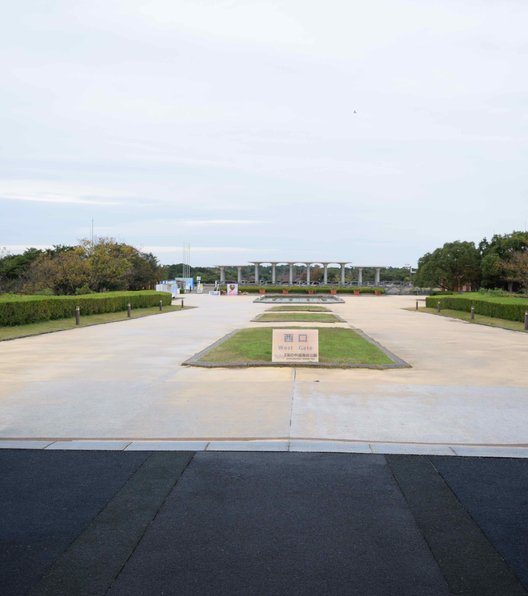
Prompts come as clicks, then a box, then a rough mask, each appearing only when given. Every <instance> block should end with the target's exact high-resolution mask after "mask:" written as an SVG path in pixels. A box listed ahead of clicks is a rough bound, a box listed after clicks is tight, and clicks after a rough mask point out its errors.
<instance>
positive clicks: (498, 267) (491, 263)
mask: <svg viewBox="0 0 528 596" xmlns="http://www.w3.org/2000/svg"><path fill="white" fill-rule="evenodd" d="M479 249H480V253H481V255H482V285H483V286H484V287H486V288H505V287H508V288H509V289H510V290H512V289H513V286H514V285H516V283H517V282H514V281H513V280H512V279H507V273H506V270H505V266H506V267H507V264H508V261H509V260H510V259H511V258H512V255H514V254H515V253H519V252H523V251H526V250H528V232H520V231H515V232H512V233H511V234H504V235H500V234H495V235H494V236H493V238H492V239H491V241H489V242H488V240H486V238H484V240H482V242H481V243H480V244H479Z"/></svg>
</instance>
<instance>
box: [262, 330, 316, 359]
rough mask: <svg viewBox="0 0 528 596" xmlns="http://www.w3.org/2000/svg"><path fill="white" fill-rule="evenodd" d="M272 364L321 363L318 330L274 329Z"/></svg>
mask: <svg viewBox="0 0 528 596" xmlns="http://www.w3.org/2000/svg"><path fill="white" fill-rule="evenodd" d="M271 361H272V362H289V363H301V362H319V330H318V329H273V346H272V352H271Z"/></svg>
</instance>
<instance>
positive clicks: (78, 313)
mask: <svg viewBox="0 0 528 596" xmlns="http://www.w3.org/2000/svg"><path fill="white" fill-rule="evenodd" d="M75 324H76V325H80V324H81V308H80V306H76V307H75Z"/></svg>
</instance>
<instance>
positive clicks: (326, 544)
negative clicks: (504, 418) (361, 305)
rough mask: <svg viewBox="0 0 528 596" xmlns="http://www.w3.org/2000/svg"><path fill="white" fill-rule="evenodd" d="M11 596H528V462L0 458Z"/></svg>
mask: <svg viewBox="0 0 528 596" xmlns="http://www.w3.org/2000/svg"><path fill="white" fill-rule="evenodd" d="M0 470H1V471H2V474H1V481H0V503H1V512H2V523H1V525H0V549H1V551H0V557H1V559H0V594H2V595H3V596H10V595H21V594H61V595H62V594H64V595H68V596H70V595H75V594H93V595H96V594H110V595H123V596H124V595H127V596H129V595H130V596H133V595H156V594H169V595H170V594H178V595H179V594H183V595H186V594H193V595H195V594H198V595H202V594H205V595H208V594H211V595H213V594H214V595H223V594H225V595H227V594H229V595H235V594H244V595H247V594H251V595H253V594H257V595H260V594H263V595H264V594H306V595H308V594H310V595H312V594H347V595H349V594H353V595H356V594H357V595H371V594H372V595H405V596H407V595H417V596H418V595H419V596H426V595H446V594H457V595H458V594H460V595H464V596H467V595H475V596H486V595H488V594H489V595H490V596H491V595H493V596H503V595H504V596H510V595H516V594H527V593H528V591H527V588H528V460H520V459H519V460H513V459H490V458H458V457H436V456H435V457H425V456H420V457H418V456H403V455H402V456H398V455H391V456H383V455H356V454H330V453H325V454H315V453H245V452H244V453H242V452H239V453H227V452H216V453H215V452H197V453H192V452H189V453H182V452H150V453H149V452H101V451H97V452H87V451H40V450H39V451H31V450H18V451H17V450H2V451H0Z"/></svg>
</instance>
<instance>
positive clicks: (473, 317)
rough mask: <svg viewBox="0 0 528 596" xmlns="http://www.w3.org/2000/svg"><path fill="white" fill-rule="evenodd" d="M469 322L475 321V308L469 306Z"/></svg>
mask: <svg viewBox="0 0 528 596" xmlns="http://www.w3.org/2000/svg"><path fill="white" fill-rule="evenodd" d="M471 320H472V321H474V320H475V307H474V306H473V305H471Z"/></svg>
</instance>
